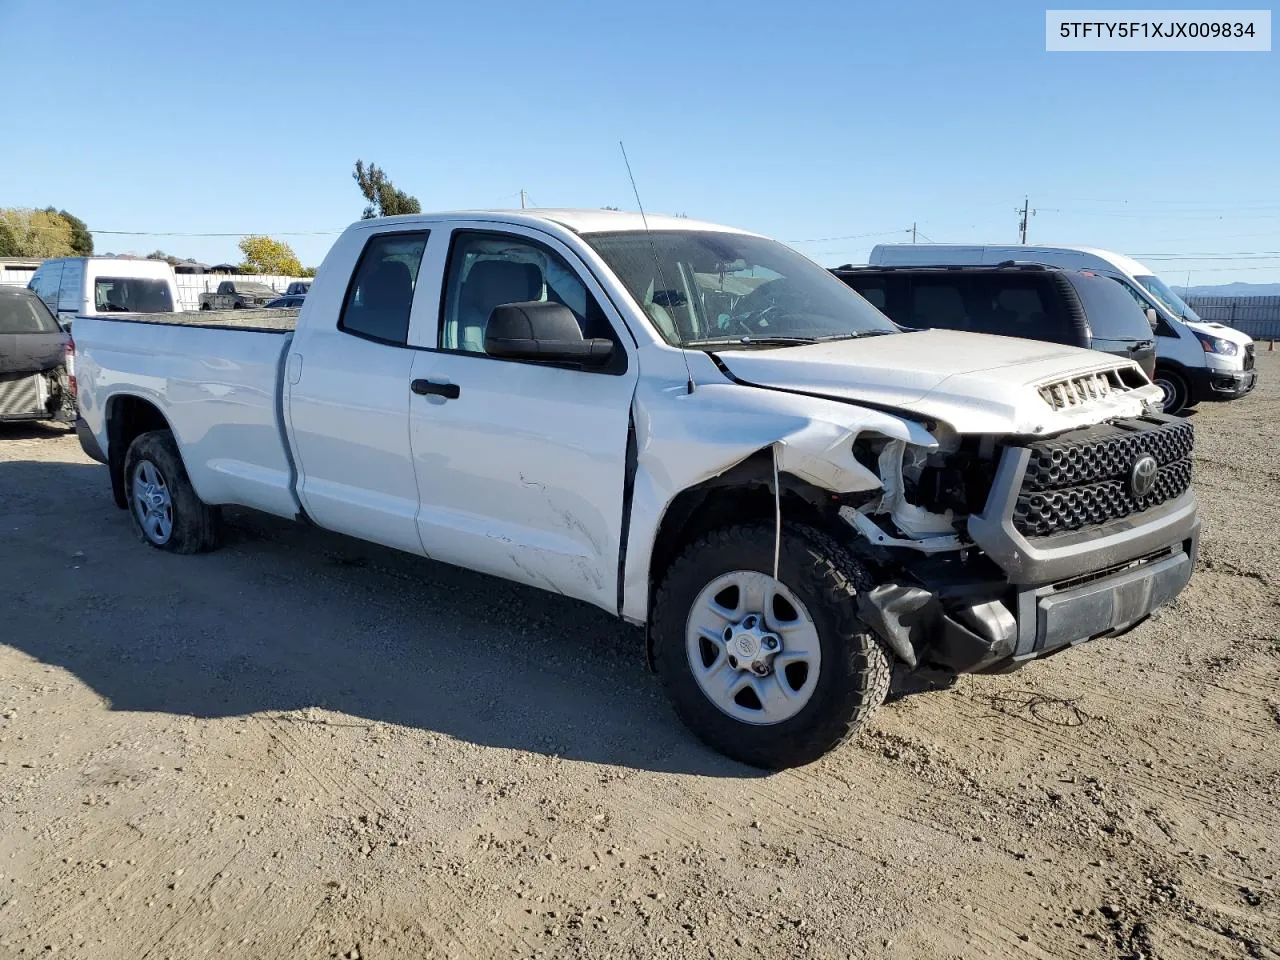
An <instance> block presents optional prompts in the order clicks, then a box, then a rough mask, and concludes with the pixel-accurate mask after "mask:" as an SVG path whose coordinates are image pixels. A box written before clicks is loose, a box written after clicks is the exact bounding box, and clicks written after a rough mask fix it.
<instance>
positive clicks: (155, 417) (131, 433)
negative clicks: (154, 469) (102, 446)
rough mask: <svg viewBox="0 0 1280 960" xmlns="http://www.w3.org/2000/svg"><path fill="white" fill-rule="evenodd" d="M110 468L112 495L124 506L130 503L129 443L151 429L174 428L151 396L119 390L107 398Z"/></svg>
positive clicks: (108, 459) (171, 429)
mask: <svg viewBox="0 0 1280 960" xmlns="http://www.w3.org/2000/svg"><path fill="white" fill-rule="evenodd" d="M106 420H107V470H108V471H109V472H110V474H111V496H112V498H113V499H114V500H115V504H116V506H117V507H119V508H120V509H121V510H124V509H125V508H126V507H127V506H128V501H127V500H126V498H125V489H124V456H125V454H126V453H127V452H128V450H129V444H131V443H133V441H134V440H135V439H137V437H138V436H140V435H141V434H144V433H147V432H148V431H150V430H168V431H170V432H171V433H172V432H173V427H172V426H170V424H169V420H168V418H167V417H165V415H164V413H162V412H161V410H160V408H159V407H157V406H156V405H155V404H154V403H152V402H151V401H150V400H147V399H146V398H144V397H140V396H137V395H136V394H132V393H117V394H115V395H113V396H112V397H110V398H109V399H108V400H107V405H106Z"/></svg>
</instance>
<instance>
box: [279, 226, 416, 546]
mask: <svg viewBox="0 0 1280 960" xmlns="http://www.w3.org/2000/svg"><path fill="white" fill-rule="evenodd" d="M426 244H427V231H426V230H410V231H405V232H392V233H388V232H381V233H370V234H368V235H367V238H366V239H365V241H364V246H363V249H362V250H361V252H360V254H359V259H358V260H357V261H356V266H355V270H354V271H353V273H352V275H351V281H350V283H349V284H348V286H347V289H346V292H345V296H343V297H333V298H332V299H330V298H327V297H326V298H323V299H317V300H316V301H315V302H314V303H311V304H309V305H308V313H307V315H306V317H305V325H303V326H300V327H299V329H298V333H297V336H296V339H295V340H294V342H293V344H292V346H291V347H290V350H289V356H288V358H287V361H286V364H285V378H286V380H287V384H286V387H285V389H286V390H287V395H286V405H287V410H288V415H289V426H290V435H291V438H292V440H293V451H294V454H295V456H296V458H297V469H298V476H299V480H298V494H299V497H300V499H301V500H302V504H303V506H304V507H305V508H306V511H307V513H308V515H310V517H311V518H312V519H313V520H314V521H315V522H316V523H318V524H319V525H320V526H322V527H326V528H328V529H330V530H336V531H338V532H339V533H346V534H350V535H351V536H355V537H361V538H363V539H365V540H372V541H374V542H375V543H382V544H385V545H387V546H389V547H395V548H396V549H399V550H405V551H408V552H410V553H421V552H422V543H421V541H420V540H419V538H418V531H417V527H416V526H415V518H416V517H417V513H418V485H417V481H416V480H415V478H414V472H413V460H412V459H411V457H410V452H409V399H410V397H411V396H412V394H411V393H410V392H409V382H410V379H411V377H410V372H411V370H412V368H413V362H414V354H415V351H414V350H413V349H412V348H410V347H409V346H407V341H408V331H409V320H410V314H411V312H412V310H413V306H414V302H415V295H416V292H417V291H418V290H419V285H418V282H417V281H418V271H419V269H420V266H421V263H422V257H423V253H424V251H425V249H426ZM433 299H434V298H433Z"/></svg>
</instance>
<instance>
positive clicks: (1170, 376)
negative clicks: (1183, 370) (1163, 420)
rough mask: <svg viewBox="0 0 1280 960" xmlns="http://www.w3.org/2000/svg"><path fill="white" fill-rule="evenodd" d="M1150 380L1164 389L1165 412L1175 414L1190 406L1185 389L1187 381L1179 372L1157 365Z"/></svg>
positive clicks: (1188, 393)
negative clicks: (1154, 373)
mask: <svg viewBox="0 0 1280 960" xmlns="http://www.w3.org/2000/svg"><path fill="white" fill-rule="evenodd" d="M1152 382H1153V383H1154V384H1155V385H1156V386H1157V387H1159V388H1160V389H1161V390H1163V391H1164V412H1165V413H1171V414H1175V415H1176V414H1179V413H1181V412H1182V411H1183V410H1186V409H1187V407H1188V406H1190V404H1189V403H1188V402H1187V401H1188V400H1189V399H1190V391H1189V390H1188V389H1187V381H1186V380H1184V379H1183V378H1182V375H1181V374H1178V373H1175V372H1174V371H1173V370H1170V369H1169V368H1168V367H1159V368H1157V369H1156V375H1155V377H1154V378H1153V379H1152Z"/></svg>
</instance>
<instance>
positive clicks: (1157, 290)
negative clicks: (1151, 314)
mask: <svg viewBox="0 0 1280 960" xmlns="http://www.w3.org/2000/svg"><path fill="white" fill-rule="evenodd" d="M1133 279H1135V280H1137V281H1138V282H1139V283H1140V284H1142V285H1143V286H1144V287H1146V288H1147V292H1148V293H1150V294H1151V295H1152V296H1153V297H1155V298H1156V299H1157V300H1159V301H1160V303H1161V304H1163V305H1164V308H1165V309H1166V310H1168V311H1169V312H1170V313H1172V314H1173V315H1174V316H1175V317H1181V318H1182V319H1183V320H1191V321H1196V320H1199V319H1200V315H1199V314H1197V313H1196V312H1195V311H1194V310H1192V309H1191V308H1190V307H1189V306H1187V303H1186V301H1185V300H1183V299H1182V298H1181V297H1180V296H1178V295H1177V294H1176V293H1174V292H1173V291H1172V290H1170V289H1169V288H1168V287H1167V286H1166V285H1165V282H1164V281H1163V280H1161V279H1160V278H1159V277H1152V276H1146V277H1134V278H1133Z"/></svg>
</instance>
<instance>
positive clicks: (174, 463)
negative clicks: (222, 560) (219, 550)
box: [124, 430, 222, 553]
mask: <svg viewBox="0 0 1280 960" xmlns="http://www.w3.org/2000/svg"><path fill="white" fill-rule="evenodd" d="M143 463H148V464H150V465H151V466H152V468H154V470H155V472H156V473H158V474H159V476H160V478H161V479H162V480H163V482H164V485H165V488H166V490H167V492H168V497H169V504H170V513H171V524H170V533H169V535H168V536H167V537H166V538H164V539H163V540H161V539H160V538H158V537H157V536H154V535H153V534H152V533H150V532H148V531H147V530H146V529H144V527H143V522H142V517H141V516H140V509H139V507H138V504H137V502H136V500H135V499H134V485H135V479H136V475H137V473H138V469H139V466H140V465H142V464H143ZM124 491H125V503H126V505H127V509H128V511H129V519H130V520H131V521H132V523H133V529H134V531H135V532H136V533H137V534H138V536H139V537H141V539H142V542H143V543H145V544H148V545H149V546H152V547H155V548H156V549H157V550H167V551H169V552H170V553H204V552H206V551H208V550H213V549H214V548H216V547H217V545H218V533H219V530H220V528H221V520H222V513H221V511H220V510H219V509H218V508H217V507H211V506H209V505H208V504H207V503H205V502H204V501H203V500H201V499H200V497H199V496H197V494H196V491H195V488H194V487H192V486H191V480H190V478H188V476H187V468H186V467H185V466H183V463H182V455H181V454H180V453H179V452H178V444H177V442H176V441H175V440H174V439H173V434H172V433H170V432H169V431H168V430H151V431H149V432H147V433H143V434H139V435H138V436H137V437H136V438H134V441H133V443H131V444H129V450H128V452H126V453H125V455H124Z"/></svg>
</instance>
